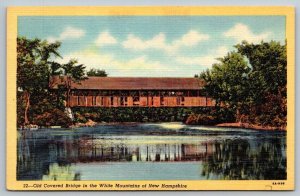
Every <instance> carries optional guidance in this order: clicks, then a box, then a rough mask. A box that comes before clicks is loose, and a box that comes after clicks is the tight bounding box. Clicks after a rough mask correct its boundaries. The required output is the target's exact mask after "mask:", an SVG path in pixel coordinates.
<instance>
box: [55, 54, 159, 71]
mask: <svg viewBox="0 0 300 196" xmlns="http://www.w3.org/2000/svg"><path fill="white" fill-rule="evenodd" d="M74 58H75V59H77V60H78V63H80V64H84V65H85V66H86V70H89V69H91V68H98V69H104V70H105V71H106V72H108V73H109V75H110V76H133V75H135V76H149V73H150V72H151V73H152V74H159V72H161V70H162V69H163V66H162V65H161V63H160V62H159V61H152V60H149V59H148V58H147V57H146V56H140V57H136V58H132V59H129V60H118V59H116V58H115V56H114V55H112V54H100V53H97V52H95V51H82V52H73V53H70V54H67V55H64V56H63V59H61V60H60V61H59V63H67V62H68V61H69V60H70V59H74Z"/></svg>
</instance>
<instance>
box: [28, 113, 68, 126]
mask: <svg viewBox="0 0 300 196" xmlns="http://www.w3.org/2000/svg"><path fill="white" fill-rule="evenodd" d="M33 123H34V124H37V125H39V126H46V127H48V126H62V127H69V126H70V125H72V120H71V119H70V118H69V117H68V116H67V115H66V114H65V113H64V112H63V111H61V110H59V109H53V110H49V111H47V112H44V113H43V114H41V115H37V116H36V117H35V118H34V120H33Z"/></svg>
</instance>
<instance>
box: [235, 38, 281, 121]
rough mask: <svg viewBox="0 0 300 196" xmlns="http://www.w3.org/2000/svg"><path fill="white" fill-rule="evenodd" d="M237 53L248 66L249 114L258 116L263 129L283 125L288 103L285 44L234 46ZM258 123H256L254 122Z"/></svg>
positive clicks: (244, 44) (245, 43) (263, 43)
mask: <svg viewBox="0 0 300 196" xmlns="http://www.w3.org/2000/svg"><path fill="white" fill-rule="evenodd" d="M235 47H236V48H237V50H238V52H239V53H241V54H242V55H244V56H246V57H247V58H248V61H249V64H250V65H251V68H252V70H251V73H250V74H249V83H250V84H251V85H252V88H250V89H249V93H250V94H249V95H250V100H251V102H250V106H249V107H250V108H252V109H253V111H252V112H251V113H252V114H254V115H256V116H261V117H260V118H259V119H258V121H259V122H260V123H261V124H263V125H270V124H271V125H275V126H285V125H286V114H287V107H286V100H287V92H286V85H287V53H286V43H285V45H281V44H280V43H279V42H275V41H271V42H261V43H260V44H250V43H248V42H245V41H244V42H242V43H241V44H238V45H236V46H235ZM256 121H257V120H256Z"/></svg>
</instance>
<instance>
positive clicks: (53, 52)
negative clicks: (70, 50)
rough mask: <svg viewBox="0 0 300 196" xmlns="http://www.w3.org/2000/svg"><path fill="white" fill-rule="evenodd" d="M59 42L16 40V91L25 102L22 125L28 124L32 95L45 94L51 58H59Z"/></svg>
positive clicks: (22, 38) (23, 38) (21, 38)
mask: <svg viewBox="0 0 300 196" xmlns="http://www.w3.org/2000/svg"><path fill="white" fill-rule="evenodd" d="M59 47H60V42H55V43H48V42H47V41H41V40H40V39H27V38H25V37H18V38H17V88H18V89H17V90H18V91H21V92H22V98H23V100H24V102H25V109H24V123H23V124H24V125H27V124H29V118H28V111H29V109H30V102H31V100H32V95H33V94H41V93H45V91H46V89H47V87H48V82H49V76H50V74H51V72H52V70H51V65H52V64H53V61H51V57H53V56H54V57H60V54H59V53H58V48H59Z"/></svg>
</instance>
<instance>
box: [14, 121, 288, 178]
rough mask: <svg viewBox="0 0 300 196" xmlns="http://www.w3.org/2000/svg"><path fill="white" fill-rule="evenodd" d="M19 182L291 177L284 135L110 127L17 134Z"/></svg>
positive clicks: (147, 126) (181, 127)
mask: <svg viewBox="0 0 300 196" xmlns="http://www.w3.org/2000/svg"><path fill="white" fill-rule="evenodd" d="M17 149H18V151H17V153H18V156H17V160H18V161H17V179H18V180H271V179H272V180H275V179H286V132H281V131H256V130H249V129H239V128H220V127H208V126H189V125H183V124H181V123H153V124H146V123H145V124H143V123H141V124H139V123H134V124H107V125H100V126H96V127H83V128H74V129H39V130H35V131H18V147H17Z"/></svg>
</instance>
